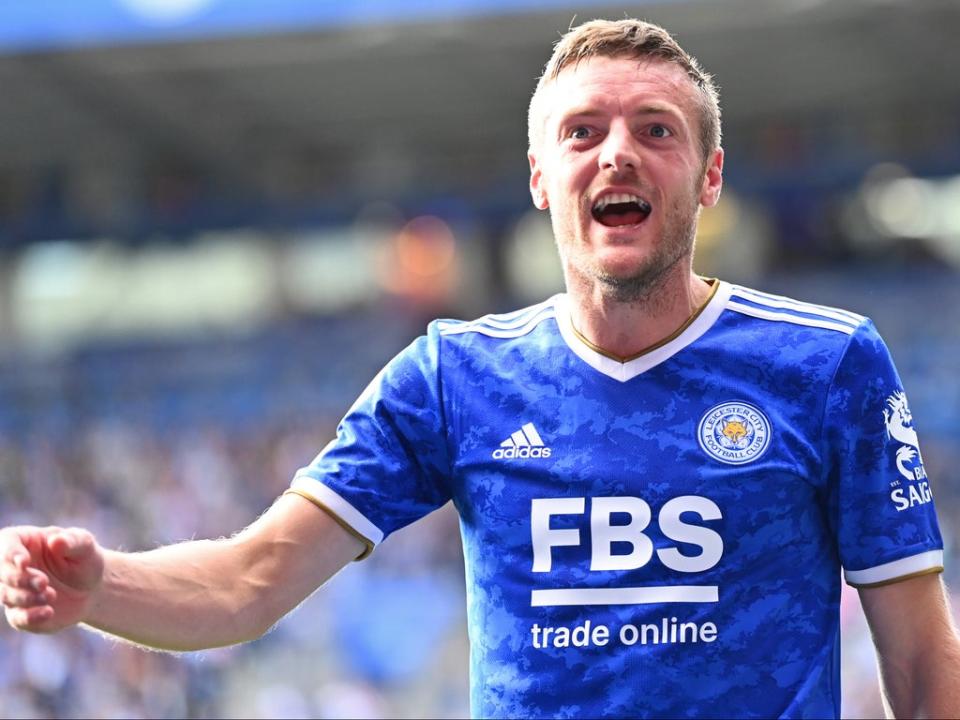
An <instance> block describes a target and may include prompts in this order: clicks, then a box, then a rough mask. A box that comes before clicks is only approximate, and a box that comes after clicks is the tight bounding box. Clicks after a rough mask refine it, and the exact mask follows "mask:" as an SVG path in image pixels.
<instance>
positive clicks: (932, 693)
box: [879, 628, 960, 718]
mask: <svg viewBox="0 0 960 720" xmlns="http://www.w3.org/2000/svg"><path fill="white" fill-rule="evenodd" d="M944 630H945V633H944V635H943V637H942V639H941V641H940V642H938V643H935V644H933V645H932V646H931V647H929V648H928V651H927V652H925V653H923V654H922V655H921V656H918V657H917V658H915V659H914V661H913V662H912V663H900V664H898V663H896V662H894V661H892V660H889V659H887V660H885V659H884V658H883V657H882V656H881V657H880V662H879V666H880V685H881V688H882V692H883V700H884V706H885V707H886V710H887V715H888V716H889V717H895V718H956V717H960V641H958V639H957V635H956V631H955V630H954V629H953V628H944Z"/></svg>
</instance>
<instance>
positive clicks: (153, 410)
mask: <svg viewBox="0 0 960 720" xmlns="http://www.w3.org/2000/svg"><path fill="white" fill-rule="evenodd" d="M625 14H629V15H633V16H640V17H644V18H646V19H649V20H652V21H654V22H658V23H660V24H663V25H665V26H666V27H667V28H668V29H670V30H671V31H672V32H673V33H674V34H675V35H676V36H677V38H678V39H679V41H680V42H681V44H682V45H683V46H684V47H685V48H686V49H687V50H689V51H690V52H692V53H693V54H694V55H696V56H697V57H698V58H699V59H700V60H701V61H702V63H703V64H704V65H705V66H706V68H707V69H708V70H709V71H710V72H712V73H713V74H714V75H715V77H716V79H717V81H718V83H719V85H720V87H721V96H722V105H723V114H724V129H725V139H724V146H725V148H726V152H727V155H726V173H725V174H726V186H725V190H724V197H723V200H722V201H721V203H720V205H719V206H718V207H717V208H715V209H713V210H710V211H709V212H707V213H705V214H704V216H703V219H702V223H701V232H700V237H699V239H698V243H699V244H698V260H697V267H698V269H699V271H700V272H701V273H704V274H707V275H712V276H719V277H722V278H724V279H726V280H730V281H735V282H741V283H746V284H751V285H753V286H756V287H758V288H760V289H762V290H767V291H773V292H778V293H786V294H790V295H794V296H798V297H800V298H803V299H808V300H812V301H815V302H818V303H823V304H832V305H840V306H843V307H846V308H849V309H852V310H855V311H856V312H858V313H863V314H867V315H870V316H871V317H873V318H874V319H875V321H876V322H877V325H878V326H879V328H880V330H881V332H882V333H883V334H884V336H885V337H886V339H887V341H888V344H889V345H890V346H891V347H892V349H893V352H894V356H895V358H896V359H897V362H898V365H899V368H900V372H901V374H902V376H903V379H904V382H905V385H906V388H907V391H908V394H909V396H910V400H911V408H912V409H913V412H914V416H915V417H916V419H917V425H918V427H919V430H920V435H921V438H922V442H923V452H924V458H925V461H926V465H927V470H928V472H929V474H930V477H931V478H932V486H933V490H934V494H935V496H936V499H937V506H938V509H939V513H940V520H941V525H942V527H943V531H944V535H945V539H946V542H947V576H946V577H947V580H948V582H951V583H952V584H953V587H954V589H955V590H957V589H960V569H958V562H957V560H958V557H957V556H958V549H957V544H956V542H957V541H956V537H957V529H958V528H960V484H958V483H957V480H956V468H957V467H958V466H960V441H958V437H960V375H958V369H960V368H958V358H960V316H958V311H957V308H960V283H958V268H960V83H958V82H957V80H956V68H957V67H960V43H957V42H956V37H957V34H958V32H960V2H957V0H834V1H832V2H831V1H829V0H755V1H754V0H673V1H660V2H642V1H639V2H633V3H631V4H629V5H627V6H624V5H611V4H609V3H602V2H580V3H571V2H562V1H561V0H510V1H509V2H508V1H506V0H445V1H443V2H441V1H439V0H431V1H430V2H427V1H425V0H406V1H405V2H399V1H396V2H394V1H392V0H363V1H362V2H359V1H358V2H353V3H328V2H315V1H314V0H273V2H270V3H263V2H258V1H255V0H85V1H84V2H82V3H79V2H76V3H69V2H61V1H58V0H6V2H4V3H2V4H0V93H2V95H0V97H2V100H0V524H3V525H6V524H12V523H39V524H46V523H57V524H76V525H81V526H85V527H89V528H91V529H93V530H94V531H95V532H96V533H97V534H98V536H99V538H100V540H101V541H102V542H103V543H104V544H105V545H107V546H111V547H121V548H124V549H130V550H136V549H148V548H151V547H155V546H156V545H158V544H161V543H167V542H172V541H176V540H182V539H185V538H190V537H205V536H212V537H216V536H221V535H225V534H230V533H232V532H234V531H235V530H236V529H238V528H240V527H242V526H244V525H245V524H247V523H249V522H250V521H251V520H253V519H254V518H255V517H256V516H257V515H258V514H259V513H260V512H261V511H262V510H263V509H264V508H265V507H266V506H267V505H268V504H269V503H270V502H271V501H272V500H273V499H274V498H275V497H276V496H277V495H278V494H279V493H281V492H282V491H283V490H284V488H285V487H286V486H287V484H288V482H289V480H290V478H291V476H292V474H293V472H294V471H295V470H296V469H297V468H298V467H300V466H302V465H305V464H307V463H308V462H309V461H310V460H311V459H312V457H313V456H314V455H315V454H316V452H317V451H318V450H319V449H320V448H321V447H322V446H323V445H324V444H325V443H326V442H327V440H328V439H329V438H330V437H331V435H332V434H333V432H334V428H335V425H336V422H337V421H338V419H339V417H340V416H341V415H342V414H343V412H344V411H345V410H346V408H347V407H348V406H349V405H350V403H351V402H352V400H353V399H354V397H355V396H356V395H357V394H358V393H359V391H360V390H361V389H362V388H363V387H364V386H365V385H366V383H367V382H368V380H369V379H370V378H371V377H372V376H373V375H374V374H375V373H376V372H377V370H378V369H379V368H380V367H381V366H382V365H383V364H384V363H385V362H386V361H387V360H388V359H389V358H390V357H391V356H392V355H394V354H395V353H396V352H397V351H399V350H400V349H401V348H402V347H403V346H404V345H405V344H406V343H407V342H409V341H410V340H411V339H412V338H413V337H415V336H416V335H417V334H419V333H421V332H422V330H423V328H424V327H425V324H426V322H427V321H428V320H429V319H430V318H432V317H436V316H454V317H468V318H469V317H475V316H477V315H480V314H483V313H485V312H491V311H505V310H509V309H512V308H515V307H518V306H521V305H523V304H529V303H531V302H534V301H538V300H540V299H542V298H543V297H545V296H547V295H549V294H552V293H554V292H557V291H558V290H559V289H560V288H561V278H560V272H559V265H558V262H557V260H556V259H555V254H554V250H553V246H552V239H551V235H550V229H549V222H548V219H547V217H546V216H545V215H544V214H541V213H538V212H536V211H534V210H533V209H532V207H531V205H530V201H529V196H528V193H527V161H526V157H525V155H526V104H527V101H528V99H529V97H530V94H531V92H532V91H533V87H534V85H535V81H536V78H537V77H538V76H539V74H540V71H541V68H542V65H543V63H544V62H545V61H546V59H547V57H548V56H549V53H550V51H551V45H552V43H553V42H554V41H555V40H556V39H557V38H558V37H559V34H560V33H562V32H563V31H564V30H566V28H567V27H568V26H569V25H570V24H571V21H572V19H573V18H574V17H576V19H577V21H578V22H579V21H583V20H587V19H590V18H593V17H607V18H618V17H622V16H624V15H625ZM462 577H463V568H462V557H461V554H460V548H459V537H458V527H457V520H456V517H455V516H454V515H453V513H452V511H451V510H450V508H449V507H448V508H445V509H443V510H441V511H439V512H437V513H435V514H434V515H432V516H430V517H429V518H427V519H426V520H425V521H423V522H421V523H419V524H417V525H416V526H414V527H411V528H408V529H407V530H404V531H402V532H400V533H398V534H397V535H395V536H394V537H393V538H392V539H390V540H389V541H388V542H387V543H386V544H385V545H384V546H383V547H382V548H380V549H379V550H378V551H377V552H376V553H375V554H374V555H373V557H372V558H371V559H370V560H368V561H366V562H363V563H358V564H355V565H353V566H351V567H350V568H348V569H347V570H345V571H344V572H342V573H341V574H340V575H339V576H337V578H335V579H334V581H333V582H332V583H331V584H330V586H329V587H328V588H327V589H325V590H324V592H322V593H319V594H318V595H317V596H315V597H313V598H311V599H310V600H309V601H308V602H307V603H305V604H304V605H303V606H302V607H301V608H300V609H298V610H297V611H296V612H295V613H294V614H293V615H291V616H290V617H288V618H287V619H286V620H284V621H283V622H282V623H281V624H280V625H279V626H278V628H277V629H276V630H275V631H274V632H272V633H271V634H269V635H268V636H266V637H265V638H263V639H262V640H260V641H258V642H255V643H252V644H249V645H246V646H243V647H238V648H231V649H225V650H218V651H213V652H206V653H195V654H186V655H181V656H171V655H163V654H159V653H147V652H142V651H139V650H136V649H133V648H130V647H127V646H123V645H118V644H116V643H114V642H111V641H107V640H104V639H102V638H101V637H99V636H97V635H94V634H92V633H88V632H83V631H80V630H76V631H72V632H67V633H64V634H62V635H58V636H54V637H43V636H28V635H21V634H17V633H14V632H12V631H11V630H10V629H9V628H7V627H6V625H5V624H4V625H3V627H0V717H20V718H32V717H36V718H45V717H63V718H72V717H104V718H112V717H125V718H131V717H144V718H146V717H150V718H163V717H195V718H205V717H291V718H292V717H350V716H356V717H426V716H434V717H459V716H464V715H466V714H467V712H468V705H467V677H466V674H467V645H466V639H465V620H464V597H463V579H462ZM385 599H386V602H385V601H384V600H385ZM954 606H955V607H958V606H960V601H958V599H957V598H956V597H955V598H954ZM843 637H844V664H843V674H844V689H845V699H844V707H843V714H844V715H845V716H846V717H876V716H878V714H879V713H880V712H881V708H880V704H879V695H878V691H877V681H876V674H875V669H874V659H873V650H872V646H871V644H870V640H869V636H868V633H867V630H866V627H865V624H864V622H863V620H862V618H861V615H860V611H859V608H858V604H857V600H856V594H855V593H853V592H847V593H845V597H844V605H843Z"/></svg>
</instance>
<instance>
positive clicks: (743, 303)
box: [727, 285, 866, 335]
mask: <svg viewBox="0 0 960 720" xmlns="http://www.w3.org/2000/svg"><path fill="white" fill-rule="evenodd" d="M727 308H728V309H730V310H734V311H736V312H739V313H741V314H743V315H749V316H751V317H756V318H761V319H763V320H772V321H775V322H787V323H793V324H795V325H804V326H806V327H816V328H822V329H824V330H835V331H837V332H842V333H844V334H846V335H852V334H853V333H854V332H855V331H856V329H857V328H858V327H859V326H860V324H861V323H862V322H863V321H864V320H865V319H866V318H864V317H863V316H862V315H857V314H856V313H851V312H848V311H846V310H840V309H837V308H830V307H825V306H823V305H814V304H813V303H806V302H801V301H799V300H792V299H790V298H786V297H782V296H779V295H769V294H767V293H761V292H757V291H756V290H750V289H748V288H742V287H740V286H737V285H734V286H733V287H732V292H731V295H730V300H729V301H728V302H727Z"/></svg>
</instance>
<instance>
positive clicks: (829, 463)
mask: <svg viewBox="0 0 960 720" xmlns="http://www.w3.org/2000/svg"><path fill="white" fill-rule="evenodd" d="M823 441H824V455H825V457H824V459H825V471H826V473H827V481H828V483H829V487H830V514H831V523H832V525H833V527H834V530H835V533H836V539H837V546H838V550H839V554H840V562H841V564H842V565H843V569H844V576H845V578H846V580H847V582H848V583H849V584H851V585H854V586H856V587H863V586H871V585H882V584H886V583H890V582H895V581H898V580H903V579H906V578H908V577H912V576H914V575H920V574H925V573H930V572H939V571H942V569H943V540H942V538H941V536H940V529H939V526H938V524H937V516H936V511H935V509H934V504H933V497H932V494H931V492H930V483H929V480H928V479H927V475H926V471H925V469H924V466H923V458H922V456H921V454H920V445H919V442H918V440H917V433H916V431H915V429H914V424H913V416H912V415H911V413H910V408H909V405H908V404H907V396H906V393H905V392H904V390H903V386H902V384H901V382H900V378H899V376H898V374H897V371H896V368H895V367H894V364H893V361H892V359H891V357H890V352H889V350H888V349H887V347H886V345H885V344H884V342H883V340H882V339H881V338H880V336H879V334H878V333H877V331H876V329H875V328H874V326H873V323H871V322H870V321H869V320H865V321H864V322H863V323H861V325H859V326H858V327H857V329H856V330H855V331H854V333H853V334H852V335H851V337H850V340H849V342H848V344H847V346H846V349H845V351H844V354H843V357H842V358H841V360H840V362H839V364H838V366H837V369H836V372H835V374H834V377H833V380H832V382H831V384H830V387H829V389H828V392H827V400H826V407H825V413H824V426H823Z"/></svg>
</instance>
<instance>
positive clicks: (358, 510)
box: [288, 329, 450, 554]
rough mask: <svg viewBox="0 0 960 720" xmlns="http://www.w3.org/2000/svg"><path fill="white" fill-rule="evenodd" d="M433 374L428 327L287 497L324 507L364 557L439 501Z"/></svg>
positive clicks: (443, 465) (442, 438)
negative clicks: (362, 547)
mask: <svg viewBox="0 0 960 720" xmlns="http://www.w3.org/2000/svg"><path fill="white" fill-rule="evenodd" d="M439 376H440V372H439V338H438V337H437V335H436V334H435V332H434V331H433V330H432V329H431V331H430V332H429V334H428V335H427V336H423V337H420V338H418V339H417V340H416V341H414V342H413V343H412V344H411V345H410V346H409V347H407V348H406V349H405V350H404V351H402V352H401V353H400V354H399V355H397V356H396V357H395V358H394V359H393V360H391V361H390V363H389V364H388V365H387V366H386V367H385V368H384V369H383V370H381V371H380V373H379V374H378V375H377V377H376V378H374V380H373V381H372V382H371V383H370V385H369V386H368V387H367V389H366V390H365V391H364V392H363V394H362V395H361V396H360V397H359V398H358V399H357V401H356V402H355V403H354V405H353V407H351V408H350V410H349V412H347V414H346V416H345V417H344V418H343V420H342V421H341V422H340V425H339V426H338V428H337V436H336V438H335V439H334V440H332V441H331V442H330V443H329V444H328V445H327V446H326V447H325V448H324V449H323V451H322V452H321V453H320V454H319V455H318V456H317V457H316V459H314V461H313V462H312V463H310V465H308V466H307V467H304V468H301V469H300V470H299V471H297V473H296V475H295V476H294V479H293V482H292V483H291V486H290V490H289V491H288V492H294V493H297V494H299V495H303V496H304V497H306V498H307V499H308V500H311V501H312V502H314V503H315V504H316V505H319V506H320V507H322V508H323V509H325V510H327V511H328V512H329V513H330V514H331V515H333V517H334V519H336V520H337V521H338V522H339V523H340V524H341V525H343V526H344V527H346V528H347V530H350V531H352V532H353V533H354V534H356V535H359V536H360V537H361V539H363V540H364V541H365V542H366V543H367V545H368V552H369V551H371V550H372V549H373V547H374V546H376V545H378V544H379V543H380V542H381V541H382V540H383V539H384V538H386V537H387V536H388V535H389V534H390V533H392V532H394V531H395V530H399V529H400V528H402V527H404V526H405V525H408V524H410V523H411V522H413V521H415V520H417V519H419V518H421V517H423V516H424V515H427V514H428V513H430V512H432V511H433V510H435V509H437V508H439V507H440V506H442V505H443V504H445V503H446V502H447V501H448V500H449V499H450V494H449V491H448V489H447V488H448V480H447V478H448V476H449V460H448V453H447V446H446V431H445V427H446V423H445V422H444V417H443V410H442V403H441V397H440V380H439ZM365 554H366V553H365Z"/></svg>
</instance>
